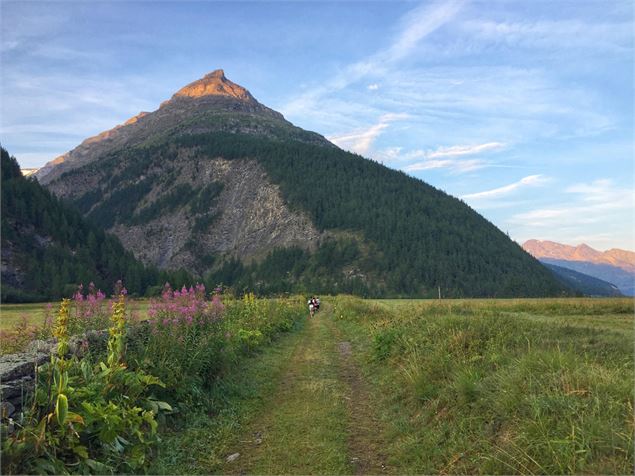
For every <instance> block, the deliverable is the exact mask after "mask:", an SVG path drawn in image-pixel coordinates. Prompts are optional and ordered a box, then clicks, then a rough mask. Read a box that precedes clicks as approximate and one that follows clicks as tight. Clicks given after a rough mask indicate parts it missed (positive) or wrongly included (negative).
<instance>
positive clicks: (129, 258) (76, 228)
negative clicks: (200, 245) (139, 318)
mask: <svg viewBox="0 0 635 476" xmlns="http://www.w3.org/2000/svg"><path fill="white" fill-rule="evenodd" d="M1 164H2V169H1V170H2V301H3V302H7V301H9V302H16V301H33V300H43V299H53V298H59V297H61V296H70V295H71V294H72V293H73V292H74V290H75V289H76V286H77V285H78V284H79V283H84V284H88V283H89V282H94V283H95V285H96V286H97V287H99V288H101V289H103V290H104V291H108V290H110V289H112V287H113V285H114V284H115V282H116V281H117V280H120V279H121V280H123V281H124V284H125V285H126V286H127V288H128V290H129V291H130V292H133V293H139V294H142V293H145V292H146V290H147V288H148V287H149V286H157V285H159V284H160V283H161V282H165V280H169V279H172V280H173V282H174V281H175V280H176V281H179V282H181V281H186V280H187V279H188V276H187V273H184V272H181V273H180V275H176V274H175V273H169V274H168V273H165V272H159V271H158V270H157V269H155V268H153V267H146V266H144V265H143V264H142V263H140V262H139V261H137V260H136V259H135V258H134V256H133V255H132V253H130V252H128V251H126V250H125V249H124V248H123V246H122V245H121V243H120V242H119V240H118V239H117V238H116V237H115V236H112V235H109V234H107V233H104V231H103V230H101V229H100V228H98V227H96V226H94V225H92V224H90V223H88V222H87V221H86V219H84V218H83V217H82V215H81V214H80V213H79V212H77V211H75V210H73V209H70V208H69V207H68V206H67V205H65V204H63V203H62V202H61V201H60V200H59V199H58V198H56V197H55V196H54V195H52V194H51V193H50V192H48V191H47V190H46V189H44V188H43V187H42V186H41V185H40V184H39V183H37V181H35V180H33V179H27V178H25V177H23V176H22V173H21V172H20V168H19V166H18V163H17V161H16V159H15V158H14V157H11V156H10V155H9V153H8V152H7V151H6V150H5V149H4V148H3V149H2V150H1Z"/></svg>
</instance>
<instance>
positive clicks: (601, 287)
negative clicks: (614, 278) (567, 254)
mask: <svg viewBox="0 0 635 476" xmlns="http://www.w3.org/2000/svg"><path fill="white" fill-rule="evenodd" d="M543 264H544V265H545V266H546V267H547V268H549V269H550V270H551V271H552V272H553V274H554V275H555V276H556V278H557V279H559V280H560V282H562V284H564V285H565V286H567V287H569V288H571V289H573V290H575V291H576V292H578V293H580V294H583V295H585V296H592V297H616V296H623V294H622V293H621V292H620V290H619V288H618V287H617V286H616V285H615V284H612V283H609V282H607V281H604V280H602V279H598V278H594V277H593V276H589V275H588V274H584V273H579V272H577V271H574V270H572V269H569V268H563V267H562V266H557V265H555V264H551V263H543Z"/></svg>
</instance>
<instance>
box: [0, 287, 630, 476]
mask: <svg viewBox="0 0 635 476" xmlns="http://www.w3.org/2000/svg"><path fill="white" fill-rule="evenodd" d="M188 296H189V297H188ZM193 296H194V295H193V294H192V291H191V290H190V293H189V294H187V293H186V294H181V297H178V293H174V297H170V296H168V299H167V300H165V299H166V298H165V297H164V302H163V303H157V302H154V303H150V302H149V301H148V300H130V301H128V305H127V312H129V314H130V315H131V316H132V315H134V316H135V317H134V318H131V322H136V321H137V320H138V319H141V320H143V319H146V318H149V319H150V322H154V323H155V324H152V325H154V326H159V327H157V328H156V330H155V331H154V332H153V333H152V334H151V335H150V336H149V339H141V340H138V339H137V340H134V339H133V340H132V341H130V342H129V343H128V346H127V349H128V350H127V354H126V355H127V356H128V359H129V362H130V363H131V364H132V363H134V365H131V370H133V371H136V372H148V373H149V374H151V375H155V376H158V377H159V378H160V379H161V381H162V382H163V385H165V387H163V388H158V387H155V390H154V391H153V393H152V394H151V398H160V399H161V400H163V401H165V402H167V404H168V406H171V407H173V408H175V409H178V411H177V412H172V413H169V412H168V414H167V415H159V416H160V418H158V417H157V418H158V420H157V421H160V422H161V425H160V430H159V434H160V435H161V439H160V441H159V440H157V441H156V442H155V443H152V446H151V447H150V446H149V447H148V448H145V449H143V455H145V456H144V457H145V458H146V459H144V460H143V461H141V460H139V461H137V462H136V463H135V465H131V463H130V461H129V460H128V459H127V456H126V455H127V453H126V451H128V449H125V450H122V451H124V453H122V454H121V455H115V456H113V455H112V454H111V453H108V451H110V450H108V451H106V450H104V448H106V449H108V448H110V447H109V446H108V444H109V443H108V442H107V441H106V442H105V443H103V445H102V446H100V447H97V446H95V447H94V448H93V447H92V446H88V447H87V448H88V451H89V454H90V455H91V458H92V455H93V454H94V455H95V456H97V455H101V456H100V457H102V458H103V457H104V455H108V458H109V459H107V460H106V462H107V464H108V468H111V469H117V470H120V469H124V470H126V471H127V472H144V471H150V472H152V473H157V474H174V473H186V474H211V473H221V474H246V473H258V474H307V473H328V474H350V473H364V472H381V473H385V474H415V473H417V474H421V473H424V474H579V473H585V474H627V473H628V474H631V473H632V472H633V456H634V454H633V434H634V431H635V419H634V414H633V403H634V389H633V382H634V381H635V369H634V361H633V350H634V349H633V345H634V342H635V328H634V323H635V318H634V311H635V309H634V302H633V300H632V299H628V298H625V299H621V298H612V299H585V298H575V299H507V300H506V299H501V300H491V299H473V300H364V299H360V298H356V297H351V296H335V297H324V298H323V300H322V301H323V303H324V306H323V307H324V309H323V310H322V311H320V313H318V315H317V316H316V318H314V319H307V316H306V315H305V311H304V310H303V304H302V303H303V302H304V299H303V298H296V299H295V300H294V301H293V302H286V301H284V300H280V301H278V300H274V299H270V300H254V299H253V296H251V297H249V296H247V297H246V298H245V299H243V300H236V301H228V302H227V303H226V308H222V311H214V312H217V314H218V312H220V313H221V314H218V315H217V318H215V319H217V320H211V321H209V320H207V321H206V320H205V319H203V318H202V317H197V316H199V314H200V316H205V315H206V314H205V313H206V312H209V309H221V308H219V307H218V306H219V305H220V304H217V307H216V308H214V307H213V306H214V304H213V303H209V302H207V301H204V300H201V299H199V298H195V297H193ZM179 300H180V301H179ZM177 302H178V303H180V304H179V305H178V306H175V303H177ZM188 303H189V304H188ZM74 306H75V307H73V309H76V311H73V312H71V313H70V314H69V317H70V320H69V324H68V326H69V329H72V328H73V327H72V326H73V325H76V321H77V322H80V323H81V322H84V325H85V326H91V325H95V324H94V322H95V321H94V319H95V317H94V316H95V315H100V316H102V315H103V316H102V317H103V318H105V317H106V314H108V312H109V311H108V309H109V308H108V305H107V302H106V301H105V300H104V301H103V302H101V301H90V302H89V301H87V300H84V301H77V302H76V303H75V304H74ZM197 306H198V307H197ZM210 306H211V307H210ZM1 309H2V321H3V324H2V326H3V327H2V330H3V339H4V340H5V344H6V339H11V338H13V337H12V336H15V335H18V334H17V333H16V334H12V331H11V330H10V329H8V328H10V327H11V323H12V322H17V323H18V326H20V325H23V324H20V323H21V322H22V323H24V322H25V321H26V322H28V323H29V326H31V327H33V328H37V326H38V325H39V324H38V323H41V322H42V320H43V319H44V316H45V315H46V311H45V310H46V304H21V305H10V306H2V308H1ZM55 309H56V305H54V306H53V314H54V311H55ZM183 313H184V314H183ZM188 313H191V315H190V314H188ZM201 313H202V314H201ZM181 314H183V315H181ZM214 315H216V314H214ZM22 316H24V317H22ZM91 316H92V317H91ZM159 316H163V317H162V318H161V319H158V317H159ZM192 316H193V319H194V320H193V324H192ZM220 316H223V317H222V318H220ZM177 321H178V324H174V323H176V322H177ZM104 322H105V321H104ZM197 322H200V324H196V323H197ZM161 326H163V327H161ZM166 326H167V327H166ZM192 326H194V327H192ZM196 326H199V327H196ZM15 329H18V330H19V327H18V328H15ZM77 329H81V327H77ZM177 331H178V332H177ZM36 334H37V333H36ZM283 334H285V335H283ZM20 335H25V333H24V332H22V333H20ZM34 335H35V334H34ZM278 335H280V338H278V337H277V336H278ZM14 347H15V346H14ZM3 348H11V346H10V345H9V346H8V347H7V346H6V345H3ZM78 365H79V364H78ZM102 368H103V367H102ZM82 369H83V370H85V369H84V367H83V366H82ZM83 370H82V372H83ZM77 372H78V373H77V375H75V377H72V378H75V379H78V382H79V381H81V379H82V378H84V377H82V375H83V374H82V372H79V371H77ZM75 385H77V388H81V386H80V384H79V383H76V384H75ZM75 391H76V390H75ZM82 395H83V394H82ZM79 398H80V397H79V396H72V395H71V396H69V402H70V403H69V405H71V406H72V405H73V402H76V403H75V404H74V405H75V406H74V407H73V408H82V409H83V408H85V407H81V406H77V405H78V403H77V401H78V399H79ZM81 398H85V397H81ZM151 401H153V400H151ZM124 403H125V402H123V401H122V402H119V403H117V405H118V406H117V408H124V409H125V408H127V407H126V406H125V405H124ZM49 405H50V403H49ZM43 408H45V407H43ZM69 408H70V407H69ZM113 408H114V407H113ZM74 411H78V412H79V410H74ZM82 411H84V410H82ZM127 411H132V410H127ZM91 418H94V417H91ZM87 421H88V420H87ZM91 421H94V422H96V421H98V420H94V419H93V420H91ZM94 424H95V425H97V423H94ZM100 428H101V427H100V426H99V425H97V426H96V430H94V431H97V430H99V431H101V430H100ZM369 429H371V430H369ZM47 431H49V430H47ZM57 431H58V430H57V429H56V427H55V426H54V425H53V427H52V428H51V430H50V432H51V433H50V435H52V437H55V438H61V436H59V435H68V433H64V432H62V433H56V432H57ZM85 431H87V432H88V431H89V429H88V427H87V428H86V429H85ZM90 431H93V430H92V429H91V430H90ZM118 431H119V430H118ZM120 431H122V432H123V433H122V435H123V436H124V437H125V439H124V441H127V440H128V436H126V435H127V433H125V432H126V431H128V430H124V429H122V430H120ZM47 435H49V433H47ZM65 437H66V436H65ZM91 438H92V437H91ZM25 441H27V442H28V441H29V440H28V439H27V440H25ZM55 441H57V440H51V443H50V445H51V446H50V448H51V451H53V452H55V454H56V455H57V456H56V457H55V458H57V459H55V460H54V461H55V469H56V470H62V469H64V470H67V471H70V472H73V471H75V469H76V468H78V467H81V468H82V471H86V472H94V471H97V472H99V470H100V468H101V469H104V467H101V466H95V467H94V468H93V466H91V465H92V464H93V463H91V461H93V460H92V459H88V460H81V461H87V462H88V463H86V464H84V463H83V462H82V464H81V465H80V466H74V465H76V464H77V463H76V462H75V461H74V460H73V458H76V457H77V456H75V457H72V456H69V455H72V454H73V451H75V452H76V451H77V450H76V447H73V446H72V445H71V446H69V447H68V448H71V450H69V449H68V448H67V449H66V451H67V453H66V456H64V457H61V456H59V455H60V450H59V448H58V449H55V448H56V445H57V444H58V443H55ZM67 444H68V445H70V443H69V442H67ZM140 444H141V443H137V446H136V447H137V448H138V447H139V445H140ZM144 444H146V443H144ZM148 445H149V443H148ZM36 447H38V446H37V445H36ZM14 448H15V447H14ZM73 448H75V449H73ZM14 451H15V450H14ZM68 451H71V452H70V453H68ZM80 451H84V450H80ZM135 451H139V452H140V451H141V450H135ZM82 454H83V453H82ZM139 454H141V453H139ZM235 454H239V455H240V456H239V457H237V458H236V459H235V460H232V461H231V462H228V461H227V457H228V456H229V455H235ZM309 456H310V457H309ZM42 458H44V459H42ZM46 458H47V456H46V455H44V456H42V455H41V456H40V459H38V460H35V461H33V460H29V461H31V463H30V464H31V466H28V465H26V466H20V464H17V463H16V465H15V466H11V467H9V468H8V469H9V470H10V471H9V472H15V471H21V470H24V469H31V470H32V469H34V468H41V467H46V464H45V463H46V461H48V460H47V459H46ZM42 461H44V463H43V462H42ZM100 461H101V460H100ZM38 464H40V465H44V466H37V465H38ZM95 468H96V469H95Z"/></svg>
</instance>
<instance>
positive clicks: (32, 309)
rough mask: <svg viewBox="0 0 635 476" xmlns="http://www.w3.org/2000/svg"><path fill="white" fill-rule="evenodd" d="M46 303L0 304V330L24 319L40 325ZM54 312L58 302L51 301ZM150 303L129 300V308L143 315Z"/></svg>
mask: <svg viewBox="0 0 635 476" xmlns="http://www.w3.org/2000/svg"><path fill="white" fill-rule="evenodd" d="M47 304H48V303H44V302H37V303H28V304H0V330H10V329H12V328H14V327H15V326H16V325H18V324H19V323H21V322H22V321H24V320H26V322H27V323H28V325H31V326H38V325H42V323H43V322H44V319H45V315H46V307H47ZM51 305H52V310H51V312H52V313H54V312H55V311H56V310H57V307H58V306H59V303H51ZM149 305H150V300H149V299H134V300H130V306H131V310H133V311H136V312H138V313H139V314H140V315H145V314H146V313H147V310H148V306H149Z"/></svg>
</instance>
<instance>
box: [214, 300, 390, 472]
mask: <svg viewBox="0 0 635 476" xmlns="http://www.w3.org/2000/svg"><path fill="white" fill-rule="evenodd" d="M294 344H295V347H294V349H293V351H292V352H291V354H290V356H289V358H288V360H287V362H286V363H285V369H284V371H283V372H282V374H281V376H280V378H279V380H278V386H277V389H276V390H275V391H274V392H272V393H271V395H270V397H269V399H268V401H266V402H265V403H264V405H263V408H262V411H261V412H260V413H259V414H258V415H257V416H256V417H255V418H254V419H253V420H252V421H251V422H249V423H248V424H247V425H245V431H244V432H243V434H242V436H241V437H240V440H239V441H238V442H237V444H236V446H235V447H234V448H231V451H232V452H233V453H239V454H240V456H238V457H237V458H236V459H235V460H234V461H231V462H228V463H226V465H225V466H224V467H223V468H222V472H223V473H229V474H335V473H337V474H354V473H357V474H366V473H373V474H378V473H383V472H385V471H386V467H385V466H384V464H383V457H382V456H381V454H380V448H381V447H382V446H384V445H382V441H381V436H380V435H381V434H382V432H381V431H380V430H379V428H378V423H377V419H376V418H375V417H374V415H373V411H372V410H373V407H372V405H371V404H370V403H369V398H368V389H367V386H366V384H365V382H364V380H363V378H362V377H361V374H360V373H359V371H358V369H357V368H356V366H355V364H354V362H353V359H352V355H351V353H352V348H351V345H350V343H349V342H345V341H342V340H341V339H340V335H339V333H338V331H337V328H336V326H335V324H334V323H333V319H332V312H331V310H330V308H329V307H328V306H325V309H324V310H323V311H322V312H321V313H320V314H318V315H317V316H316V317H315V318H313V319H311V320H309V321H308V322H307V324H306V325H305V327H304V329H302V331H301V336H300V337H299V338H298V339H297V340H296V341H295V343H294Z"/></svg>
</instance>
